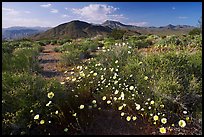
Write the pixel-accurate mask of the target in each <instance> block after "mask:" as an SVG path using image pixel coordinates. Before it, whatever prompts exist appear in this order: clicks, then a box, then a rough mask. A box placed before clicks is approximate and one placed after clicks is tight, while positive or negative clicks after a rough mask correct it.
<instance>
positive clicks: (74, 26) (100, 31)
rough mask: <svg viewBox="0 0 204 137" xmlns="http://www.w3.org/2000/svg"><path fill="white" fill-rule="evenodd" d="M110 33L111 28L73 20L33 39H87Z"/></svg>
mask: <svg viewBox="0 0 204 137" xmlns="http://www.w3.org/2000/svg"><path fill="white" fill-rule="evenodd" d="M111 31H112V29H111V28H109V27H105V26H101V25H93V24H89V23H87V22H83V21H79V20H74V21H71V22H68V23H64V24H61V25H59V26H57V27H54V28H52V29H50V30H47V31H45V32H44V33H40V34H37V35H35V36H33V37H32V38H33V39H53V38H54V39H59V38H87V37H95V36H97V35H107V34H108V33H110V32H111Z"/></svg>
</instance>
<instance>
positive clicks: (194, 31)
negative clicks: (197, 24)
mask: <svg viewBox="0 0 204 137" xmlns="http://www.w3.org/2000/svg"><path fill="white" fill-rule="evenodd" d="M188 34H189V35H200V34H201V29H200V28H195V29H192V30H191V31H190V32H189V33H188Z"/></svg>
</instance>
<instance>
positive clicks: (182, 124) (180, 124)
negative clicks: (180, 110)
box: [178, 120, 186, 127]
mask: <svg viewBox="0 0 204 137" xmlns="http://www.w3.org/2000/svg"><path fill="white" fill-rule="evenodd" d="M178 124H179V126H180V127H185V126H186V122H185V121H184V120H180V121H179V123H178Z"/></svg>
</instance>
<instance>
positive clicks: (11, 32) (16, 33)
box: [2, 26, 50, 40]
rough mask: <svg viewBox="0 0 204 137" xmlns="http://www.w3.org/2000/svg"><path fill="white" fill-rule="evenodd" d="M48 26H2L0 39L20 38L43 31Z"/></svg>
mask: <svg viewBox="0 0 204 137" xmlns="http://www.w3.org/2000/svg"><path fill="white" fill-rule="evenodd" d="M48 29H50V27H21V26H15V27H10V28H2V39H6V40H12V39H21V38H26V37H28V36H31V35H34V34H37V33H41V32H44V31H46V30H48Z"/></svg>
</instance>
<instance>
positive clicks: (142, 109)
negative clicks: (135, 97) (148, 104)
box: [136, 108, 144, 111]
mask: <svg viewBox="0 0 204 137" xmlns="http://www.w3.org/2000/svg"><path fill="white" fill-rule="evenodd" d="M136 109H137V108H136ZM141 111H144V108H141Z"/></svg>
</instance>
